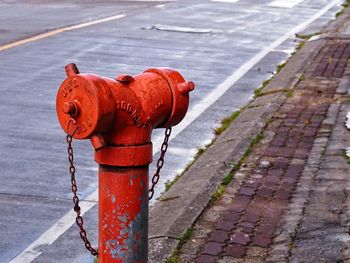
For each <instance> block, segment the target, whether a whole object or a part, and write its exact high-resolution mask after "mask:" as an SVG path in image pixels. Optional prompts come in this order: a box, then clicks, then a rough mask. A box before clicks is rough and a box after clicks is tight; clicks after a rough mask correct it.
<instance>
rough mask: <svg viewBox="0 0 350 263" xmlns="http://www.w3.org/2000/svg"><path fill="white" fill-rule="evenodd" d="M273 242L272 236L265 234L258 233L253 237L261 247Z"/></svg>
mask: <svg viewBox="0 0 350 263" xmlns="http://www.w3.org/2000/svg"><path fill="white" fill-rule="evenodd" d="M271 243H272V241H271V237H270V236H268V235H264V234H256V235H255V236H254V238H253V244H254V245H257V246H261V247H268V246H269V245H270V244H271Z"/></svg>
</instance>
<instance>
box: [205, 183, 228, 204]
mask: <svg viewBox="0 0 350 263" xmlns="http://www.w3.org/2000/svg"><path fill="white" fill-rule="evenodd" d="M224 192H225V187H224V185H223V184H221V185H219V186H218V188H217V189H216V190H215V192H214V193H212V194H211V198H210V201H209V206H211V205H213V204H214V203H215V202H216V200H218V199H219V198H220V197H221V196H222V195H223V194H224Z"/></svg>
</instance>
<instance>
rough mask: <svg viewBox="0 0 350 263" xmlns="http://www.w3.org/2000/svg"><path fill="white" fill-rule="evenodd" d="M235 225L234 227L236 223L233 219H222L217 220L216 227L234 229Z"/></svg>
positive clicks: (227, 229)
mask: <svg viewBox="0 0 350 263" xmlns="http://www.w3.org/2000/svg"><path fill="white" fill-rule="evenodd" d="M233 227H234V223H233V222H232V221H228V220H223V219H221V220H219V221H218V222H217V224H216V226H215V229H217V230H225V231H231V230H232V229H233Z"/></svg>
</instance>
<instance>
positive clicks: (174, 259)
mask: <svg viewBox="0 0 350 263" xmlns="http://www.w3.org/2000/svg"><path fill="white" fill-rule="evenodd" d="M193 231H194V228H193V227H190V228H188V229H187V230H186V231H185V232H184V233H183V234H182V236H181V237H180V241H179V244H178V245H177V247H176V248H175V250H174V252H173V254H172V255H171V256H170V257H169V258H168V260H167V261H166V263H177V262H179V257H180V252H181V248H182V246H183V245H184V244H185V243H186V242H187V241H188V240H190V238H191V236H192V235H193Z"/></svg>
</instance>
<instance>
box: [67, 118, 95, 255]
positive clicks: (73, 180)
mask: <svg viewBox="0 0 350 263" xmlns="http://www.w3.org/2000/svg"><path fill="white" fill-rule="evenodd" d="M71 121H72V120H71ZM71 121H69V123H68V128H67V132H68V133H67V136H66V141H67V144H68V162H69V173H70V176H71V185H72V192H73V204H74V211H75V213H76V214H77V217H76V219H75V221H76V223H77V225H78V227H79V229H80V237H81V239H82V240H83V241H84V244H85V247H86V249H87V250H89V251H90V253H91V255H93V256H98V249H95V248H93V247H92V246H91V243H90V241H89V240H88V238H87V234H86V231H85V229H84V220H83V218H82V216H81V215H80V213H81V208H80V206H79V197H78V195H77V191H78V187H77V181H76V178H75V170H76V169H75V166H74V154H73V147H72V141H73V136H74V134H75V132H76V127H75V128H74V131H73V132H72V133H71V134H69V124H70V122H71Z"/></svg>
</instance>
